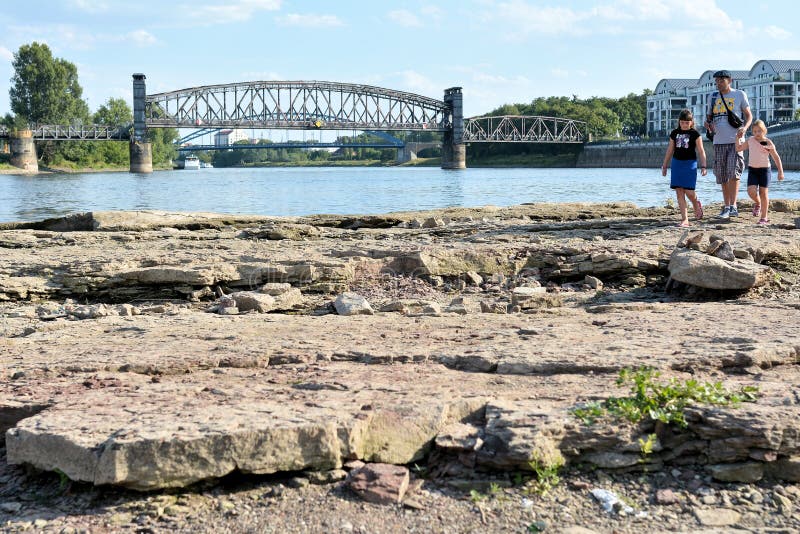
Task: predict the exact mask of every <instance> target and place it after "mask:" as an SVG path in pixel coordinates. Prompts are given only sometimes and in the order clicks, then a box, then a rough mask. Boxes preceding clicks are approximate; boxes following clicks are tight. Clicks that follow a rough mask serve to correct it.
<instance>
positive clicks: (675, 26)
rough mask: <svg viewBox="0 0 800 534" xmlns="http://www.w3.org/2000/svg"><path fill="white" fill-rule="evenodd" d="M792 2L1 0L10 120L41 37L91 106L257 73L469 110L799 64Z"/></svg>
mask: <svg viewBox="0 0 800 534" xmlns="http://www.w3.org/2000/svg"><path fill="white" fill-rule="evenodd" d="M796 1H797V0H770V1H760V0H749V1H742V0H728V1H725V2H722V1H718V0H606V1H596V2H589V1H582V0H505V1H501V0H441V1H432V0H406V1H399V0H381V1H375V0H338V1H335V2H334V1H330V0H329V1H323V0H195V1H191V2H190V1H186V0H177V1H170V0H161V1H154V0H119V1H117V0H24V1H20V0H3V2H2V4H0V115H5V114H6V113H8V112H10V104H9V97H8V89H9V87H10V85H11V78H12V77H13V75H14V69H13V66H12V62H13V59H14V54H15V53H16V52H17V51H18V50H19V47H20V46H21V45H25V44H30V43H32V42H34V41H38V42H40V43H41V42H43V43H46V44H47V45H48V46H49V47H50V49H51V51H52V52H53V55H54V57H57V58H61V59H64V60H67V61H69V62H71V63H74V64H75V65H76V66H77V68H78V78H79V82H80V84H81V86H82V87H83V90H84V94H83V96H84V99H85V100H86V101H87V103H88V104H89V109H90V110H91V111H92V112H94V111H96V110H97V108H98V107H99V106H101V105H102V104H104V103H105V102H107V101H108V99H109V98H112V97H113V98H124V99H125V100H126V101H128V103H129V105H131V106H132V88H131V75H132V74H133V73H138V72H141V73H144V74H145V76H146V77H147V80H146V81H147V93H148V94H154V93H159V92H166V91H174V90H178V89H184V88H188V87H194V86H201V85H212V84H225V83H234V82H247V81H259V80H284V81H289V80H321V81H331V82H344V83H359V84H368V85H374V86H379V87H384V88H388V89H394V90H399V91H408V92H412V93H417V94H420V95H424V96H428V97H432V98H436V99H438V100H441V99H442V97H443V94H444V90H445V89H447V88H449V87H456V86H458V87H462V91H463V95H464V115H465V116H466V117H473V116H479V115H482V114H485V113H487V112H489V111H491V110H493V109H496V108H497V107H499V106H501V105H503V104H514V103H525V104H527V103H530V102H531V101H533V100H534V99H535V98H538V97H548V96H568V97H572V96H573V95H575V96H577V97H579V98H589V97H592V96H606V97H613V98H619V97H623V96H626V95H628V94H629V93H637V94H640V93H641V92H642V91H643V90H644V89H654V88H655V86H656V85H657V84H658V82H659V80H661V79H663V78H699V77H700V75H701V74H702V73H703V72H705V71H706V70H709V69H713V70H717V69H719V68H726V69H729V70H749V69H750V68H751V67H752V66H753V64H754V63H755V62H756V61H758V60H760V59H784V60H800V38H798V37H799V36H798V35H797V31H796V30H795V28H796V27H797V24H796V22H797V15H798V8H797V3H796Z"/></svg>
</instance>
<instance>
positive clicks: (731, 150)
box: [714, 143, 744, 184]
mask: <svg viewBox="0 0 800 534" xmlns="http://www.w3.org/2000/svg"><path fill="white" fill-rule="evenodd" d="M743 171H744V154H742V153H741V152H736V145H735V144H733V143H726V144H724V145H714V176H716V177H717V183H718V184H724V183H726V182H727V181H728V180H739V179H740V178H741V177H742V172H743Z"/></svg>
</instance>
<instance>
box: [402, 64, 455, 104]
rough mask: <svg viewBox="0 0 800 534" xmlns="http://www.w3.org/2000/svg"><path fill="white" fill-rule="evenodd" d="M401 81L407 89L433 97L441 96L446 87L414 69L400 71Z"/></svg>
mask: <svg viewBox="0 0 800 534" xmlns="http://www.w3.org/2000/svg"><path fill="white" fill-rule="evenodd" d="M398 75H399V78H400V83H401V84H402V87H404V88H405V90H406V91H409V92H412V93H417V94H420V95H424V96H429V97H432V98H441V96H442V95H443V94H444V89H445V87H444V86H442V85H441V84H439V83H437V82H434V81H432V80H431V79H430V78H428V77H427V76H425V75H424V74H420V73H419V72H416V71H413V70H404V71H401V72H399V73H398Z"/></svg>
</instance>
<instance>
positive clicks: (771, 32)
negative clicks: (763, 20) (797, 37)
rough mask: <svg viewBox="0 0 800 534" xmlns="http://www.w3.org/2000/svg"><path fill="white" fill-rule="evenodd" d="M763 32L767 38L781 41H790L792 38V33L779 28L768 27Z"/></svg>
mask: <svg viewBox="0 0 800 534" xmlns="http://www.w3.org/2000/svg"><path fill="white" fill-rule="evenodd" d="M763 32H764V33H766V34H767V36H769V37H772V38H773V39H779V40H785V39H789V38H790V37H791V36H792V32H790V31H788V30H784V29H783V28H779V27H778V26H767V27H766V28H764V30H763Z"/></svg>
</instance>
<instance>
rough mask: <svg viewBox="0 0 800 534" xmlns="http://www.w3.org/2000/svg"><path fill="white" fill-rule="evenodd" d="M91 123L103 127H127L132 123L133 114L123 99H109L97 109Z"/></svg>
mask: <svg viewBox="0 0 800 534" xmlns="http://www.w3.org/2000/svg"><path fill="white" fill-rule="evenodd" d="M92 121H93V122H94V124H99V125H103V126H112V127H119V126H127V125H129V124H131V123H132V122H133V112H132V111H131V108H130V106H128V103H127V102H125V101H124V100H123V99H121V98H109V99H108V100H107V101H106V103H105V104H103V105H102V106H100V107H99V108H97V111H96V112H95V113H94V117H93V119H92Z"/></svg>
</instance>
